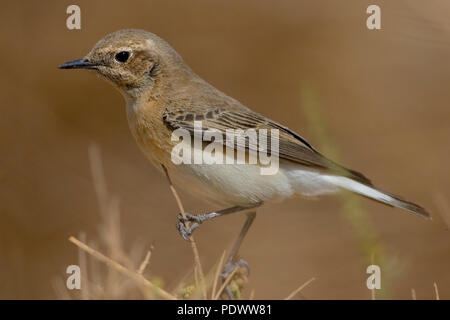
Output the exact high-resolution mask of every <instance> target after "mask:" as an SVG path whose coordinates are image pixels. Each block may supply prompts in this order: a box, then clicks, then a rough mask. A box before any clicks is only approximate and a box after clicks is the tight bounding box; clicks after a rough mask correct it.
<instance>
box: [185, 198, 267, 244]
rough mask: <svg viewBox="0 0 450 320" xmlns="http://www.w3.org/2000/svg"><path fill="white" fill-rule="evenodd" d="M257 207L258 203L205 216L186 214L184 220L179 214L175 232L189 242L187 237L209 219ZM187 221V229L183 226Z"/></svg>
mask: <svg viewBox="0 0 450 320" xmlns="http://www.w3.org/2000/svg"><path fill="white" fill-rule="evenodd" d="M259 205H260V204H259V203H258V204H255V205H253V206H249V207H241V206H235V207H231V208H228V209H224V210H220V211H217V212H211V213H206V214H191V213H188V212H186V213H185V215H186V219H184V218H183V216H182V215H181V214H179V215H178V216H177V218H178V223H177V230H178V231H179V232H180V234H181V236H182V237H183V239H185V240H187V241H189V238H188V236H189V235H191V234H192V233H193V232H194V230H195V229H197V228H198V227H199V226H200V224H202V223H203V222H204V221H206V220H210V219H213V218H216V217H220V216H223V215H226V214H230V213H235V212H240V211H243V210H247V209H251V208H255V207H257V206H259ZM187 221H189V222H191V225H190V226H189V227H186V225H185V222H187Z"/></svg>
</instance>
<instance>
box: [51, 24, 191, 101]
mask: <svg viewBox="0 0 450 320" xmlns="http://www.w3.org/2000/svg"><path fill="white" fill-rule="evenodd" d="M59 68H60V69H90V70H95V71H96V72H97V73H99V74H100V75H102V76H103V77H105V78H106V79H108V80H109V81H111V82H112V83H113V84H114V85H115V86H116V87H117V88H118V89H119V90H120V91H121V92H122V94H124V95H125V96H126V97H131V98H136V97H138V96H139V95H141V94H142V92H151V91H153V90H154V89H155V87H157V85H158V83H159V82H160V83H161V82H162V83H163V84H164V86H167V85H168V84H167V83H166V82H167V81H165V80H164V78H166V79H167V78H170V79H171V80H174V81H176V79H179V78H180V77H181V78H185V77H186V76H188V75H189V74H190V73H191V71H190V69H189V67H188V66H187V65H186V64H185V63H184V62H183V60H182V58H181V57H180V56H179V55H178V54H177V53H176V51H175V50H173V49H172V47H171V46H170V45H169V44H168V43H167V42H165V41H164V40H163V39H161V38H159V37H158V36H156V35H154V34H153V33H150V32H147V31H144V30H135V29H127V30H119V31H117V32H114V33H111V34H109V35H107V36H105V37H104V38H103V39H101V40H100V41H99V42H97V44H96V45H95V46H94V47H93V48H92V50H91V51H90V52H89V53H88V54H87V55H86V56H85V57H83V58H81V59H78V60H74V61H70V62H66V63H64V64H62V65H60V66H59ZM169 82H170V81H169Z"/></svg>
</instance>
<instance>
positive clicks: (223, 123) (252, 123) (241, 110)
mask: <svg viewBox="0 0 450 320" xmlns="http://www.w3.org/2000/svg"><path fill="white" fill-rule="evenodd" d="M186 109H187V108H184V107H183V104H182V103H176V104H175V103H171V104H169V105H167V106H166V108H165V109H164V110H163V114H162V116H163V120H164V122H165V123H166V125H167V126H168V127H169V128H171V129H173V130H175V129H178V128H183V129H186V130H188V131H190V132H191V134H192V133H193V131H194V121H195V120H197V121H202V129H203V130H204V131H206V130H216V131H220V132H222V133H223V135H225V131H226V129H242V130H247V129H255V130H256V131H258V130H260V129H268V131H270V130H271V129H278V130H279V157H280V158H282V159H286V160H289V161H292V162H295V163H299V164H302V165H304V166H309V167H314V168H318V169H321V170H325V171H327V172H330V173H333V174H336V175H340V176H346V177H349V178H351V179H354V180H356V181H359V182H362V183H364V184H366V185H372V183H371V182H370V180H369V179H367V178H366V177H365V176H364V175H362V174H361V173H359V172H356V171H353V170H350V169H347V168H344V167H342V166H340V165H338V164H337V163H335V162H333V161H331V160H329V159H327V158H326V157H324V156H323V155H321V154H320V153H319V152H318V151H316V150H315V149H314V148H313V147H312V146H311V145H310V144H309V143H308V142H307V141H306V140H305V139H304V138H303V137H301V136H300V135H298V134H297V133H295V132H293V131H291V130H289V129H288V128H286V127H284V126H282V125H280V124H279V123H277V122H275V121H272V120H270V119H268V118H265V117H263V116H261V115H260V114H258V113H256V112H253V111H251V110H250V109H247V108H245V107H243V106H241V105H239V106H238V107H235V106H232V107H231V108H230V106H227V107H226V108H221V107H217V108H213V107H208V106H203V107H197V108H195V110H196V111H195V112H192V111H186ZM189 109H191V110H192V108H189ZM235 140H237V139H235ZM268 140H270V139H268ZM224 141H225V139H224ZM234 147H236V146H234ZM237 147H244V148H246V150H249V149H250V150H253V151H255V150H256V151H257V150H258V149H257V148H258V146H257V145H255V144H253V143H252V142H251V141H250V142H249V141H248V137H246V138H245V145H244V146H237ZM273 151H274V150H273ZM269 153H272V150H271V149H270V145H269Z"/></svg>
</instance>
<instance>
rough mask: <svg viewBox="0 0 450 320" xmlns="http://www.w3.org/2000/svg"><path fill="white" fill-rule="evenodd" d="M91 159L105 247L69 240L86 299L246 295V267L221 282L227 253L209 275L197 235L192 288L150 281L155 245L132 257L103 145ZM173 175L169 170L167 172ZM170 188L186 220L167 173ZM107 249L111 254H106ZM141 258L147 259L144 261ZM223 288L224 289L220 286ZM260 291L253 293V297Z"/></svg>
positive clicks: (58, 286) (81, 239)
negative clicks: (76, 253)
mask: <svg viewBox="0 0 450 320" xmlns="http://www.w3.org/2000/svg"><path fill="white" fill-rule="evenodd" d="M89 160H90V166H91V170H92V177H93V183H94V187H95V191H96V195H97V199H98V203H99V209H100V215H101V218H102V221H101V225H100V227H99V244H98V245H97V244H96V243H93V242H92V243H88V241H87V240H86V237H85V235H84V234H81V235H80V236H79V239H78V238H76V237H73V236H72V237H70V238H69V241H70V242H71V243H73V244H74V245H76V246H77V247H78V249H79V262H78V263H79V266H80V269H81V275H82V279H81V283H82V285H81V290H80V295H81V296H80V297H79V298H81V299H129V298H133V299H139V298H143V299H168V300H177V299H200V298H201V299H208V298H209V299H212V300H217V299H224V298H226V295H225V293H224V290H225V288H226V286H227V285H231V286H232V287H233V290H238V291H239V295H238V297H241V295H240V292H241V291H242V288H243V287H244V286H245V285H246V284H247V282H248V281H247V277H246V276H245V273H246V272H245V268H237V269H235V270H234V271H233V272H232V273H231V274H230V275H229V276H228V277H227V278H226V279H225V280H223V281H222V280H221V278H220V271H221V270H222V268H223V264H224V261H225V255H226V252H225V251H224V252H223V253H222V255H221V256H220V259H219V261H218V263H217V266H216V267H215V268H214V269H213V270H211V271H210V272H209V273H207V274H206V275H205V274H204V273H203V268H202V264H201V261H200V255H199V251H198V248H197V244H196V243H195V241H194V238H193V237H192V236H191V237H190V239H191V242H190V244H191V247H192V251H193V257H194V264H193V279H191V281H190V282H188V283H187V284H186V283H184V282H181V283H179V285H178V286H177V288H176V289H174V290H172V291H167V290H165V289H164V288H163V286H162V283H161V282H162V281H161V279H160V278H158V277H153V278H149V277H148V276H147V275H148V274H150V270H149V269H150V263H151V258H152V252H153V250H154V248H153V246H152V247H150V248H149V249H147V250H144V248H141V247H139V246H138V245H136V246H135V248H133V250H131V253H128V254H127V252H126V251H125V250H124V249H123V243H122V240H121V230H120V210H119V206H118V199H117V197H115V196H112V195H110V194H109V192H108V189H107V185H106V181H105V177H104V173H103V166H102V161H101V155H100V150H99V148H98V147H97V146H95V145H92V146H90V147H89ZM166 174H167V172H166ZM167 178H168V181H169V187H170V189H171V191H172V193H173V195H174V198H175V201H176V202H177V204H178V207H179V209H180V211H181V214H182V215H183V216H184V215H185V214H184V206H183V204H182V202H181V200H180V197H179V196H178V193H177V192H176V190H175V188H174V187H173V185H172V183H171V180H170V177H169V175H167ZM99 247H102V248H103V250H104V251H105V252H106V253H105V254H104V253H102V252H101V251H102V250H100V249H99ZM138 257H143V259H142V258H141V259H139V258H138ZM313 280H315V278H312V279H310V280H308V281H307V282H305V283H304V284H302V285H301V286H299V287H298V288H297V289H296V290H294V291H293V292H292V293H291V294H289V295H288V296H287V297H286V298H285V299H287V300H289V299H292V298H294V297H295V296H296V295H297V294H298V293H299V292H300V291H301V290H303V289H304V288H305V287H306V286H308V285H309V284H310V283H311V282H312V281H313ZM219 284H220V285H219ZM55 288H56V289H57V292H58V294H59V296H60V297H61V298H63V299H70V298H74V297H72V296H71V294H70V293H69V292H68V290H65V288H64V285H63V283H62V282H61V281H60V282H58V283H55ZM254 296H255V291H254V290H251V291H250V295H249V297H248V298H249V299H253V298H254Z"/></svg>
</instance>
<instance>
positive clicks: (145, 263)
mask: <svg viewBox="0 0 450 320" xmlns="http://www.w3.org/2000/svg"><path fill="white" fill-rule="evenodd" d="M152 251H153V246H150V250H148V251H147V254H146V255H145V258H144V261H142V263H141V265H140V267H139V270H138V271H137V273H139V274H143V273H144V270H145V268H147V266H148V264H149V263H150V258H151V256H152Z"/></svg>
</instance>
